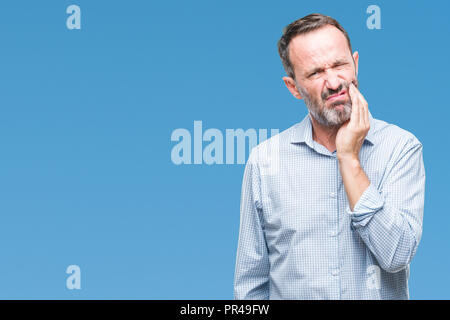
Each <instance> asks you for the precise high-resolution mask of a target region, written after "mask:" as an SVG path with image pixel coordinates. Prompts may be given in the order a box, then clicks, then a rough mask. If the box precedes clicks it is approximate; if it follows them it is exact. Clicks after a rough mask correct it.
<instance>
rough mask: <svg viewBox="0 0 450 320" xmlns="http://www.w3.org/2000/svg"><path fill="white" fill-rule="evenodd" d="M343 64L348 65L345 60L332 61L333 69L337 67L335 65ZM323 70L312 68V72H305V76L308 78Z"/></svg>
mask: <svg viewBox="0 0 450 320" xmlns="http://www.w3.org/2000/svg"><path fill="white" fill-rule="evenodd" d="M344 63H348V61H347V60H345V59H337V60H335V61H334V63H333V67H335V66H337V65H339V64H344ZM323 70H324V68H321V67H317V68H314V69H312V70H310V71H308V72H306V76H307V77H309V76H310V75H312V74H313V73H315V72H321V71H323Z"/></svg>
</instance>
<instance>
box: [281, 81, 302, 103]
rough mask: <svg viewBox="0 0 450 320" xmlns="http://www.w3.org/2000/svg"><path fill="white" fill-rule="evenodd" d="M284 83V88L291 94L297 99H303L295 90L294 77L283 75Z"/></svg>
mask: <svg viewBox="0 0 450 320" xmlns="http://www.w3.org/2000/svg"><path fill="white" fill-rule="evenodd" d="M283 81H284V84H285V85H286V88H288V90H289V91H290V92H291V94H292V95H293V96H294V98H297V99H303V98H302V96H301V94H300V92H298V90H297V86H296V85H295V81H294V79H292V78H291V77H283Z"/></svg>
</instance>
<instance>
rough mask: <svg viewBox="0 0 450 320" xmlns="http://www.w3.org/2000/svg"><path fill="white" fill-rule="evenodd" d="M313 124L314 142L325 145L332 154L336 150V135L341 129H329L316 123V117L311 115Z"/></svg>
mask: <svg viewBox="0 0 450 320" xmlns="http://www.w3.org/2000/svg"><path fill="white" fill-rule="evenodd" d="M309 117H310V119H311V123H312V137H313V140H314V141H316V142H318V143H320V144H321V145H323V146H324V147H325V148H327V149H328V150H329V151H330V152H333V151H335V150H336V135H337V132H338V130H339V128H340V127H327V126H324V125H322V124H320V123H318V122H317V121H316V119H314V117H312V116H311V114H309Z"/></svg>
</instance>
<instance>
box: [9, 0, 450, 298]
mask: <svg viewBox="0 0 450 320" xmlns="http://www.w3.org/2000/svg"><path fill="white" fill-rule="evenodd" d="M70 4H77V5H79V6H80V7H81V11H82V29H81V30H68V29H67V28H66V19H67V17H68V15H67V14H66V8H67V6H68V5H70ZM371 4H376V5H378V6H380V8H381V24H382V29H381V30H369V29H367V27H366V19H367V17H368V16H369V14H367V13H366V8H367V7H368V6H369V5H371ZM312 12H321V13H324V14H327V15H331V16H333V17H335V18H336V19H337V20H338V21H340V22H341V24H342V25H343V26H344V28H346V29H347V31H348V33H349V35H350V37H351V40H352V46H353V48H354V50H358V51H359V53H360V66H359V80H360V89H361V92H362V93H363V94H364V96H365V97H366V99H367V101H368V102H369V108H370V110H371V113H372V115H373V116H374V117H375V118H379V119H382V120H385V121H388V122H391V123H395V124H397V125H399V126H400V127H402V128H404V129H406V130H409V131H411V132H412V133H414V134H415V135H416V136H417V137H418V138H419V140H420V141H421V142H422V143H423V145H424V160H425V168H426V173H427V184H426V203H425V216H424V217H425V218H424V231H423V238H422V242H421V244H420V246H419V250H418V252H417V255H416V257H415V258H414V260H413V262H412V264H411V277H410V293H411V298H412V299H449V298H450V295H449V293H448V292H449V290H448V288H449V286H450V275H449V272H450V250H449V249H450V232H449V231H450V212H449V210H448V208H449V205H448V203H449V198H448V194H449V189H450V188H449V178H450V177H449V170H448V164H449V160H448V159H449V156H450V151H449V147H450V144H449V138H450V135H449V133H448V129H449V128H448V119H449V117H450V108H449V103H448V99H447V98H448V97H447V96H448V85H449V80H448V76H449V72H450V68H449V61H450V60H449V58H448V52H449V49H450V45H449V39H450V37H449V36H450V22H449V21H450V19H449V15H450V2H448V1H376V2H372V1H370V2H369V1H345V2H343V1H340V2H336V1H315V2H313V1H298V0H297V1H283V2H282V3H280V2H273V1H271V2H269V1H267V2H266V1H245V2H242V1H176V2H175V1H87V0H76V1H75V0H74V1H62V0H54V1H21V0H20V1H19V0H16V1H2V2H1V4H0V24H1V28H0V41H1V42H0V48H1V49H0V57H1V59H0V85H1V90H0V92H1V94H0V106H1V109H0V110H1V113H0V139H1V140H0V141H1V143H0V147H1V157H0V164H1V165H0V217H1V221H0V298H3V299H231V298H232V297H233V295H232V293H233V276H234V264H235V254H236V247H237V240H238V228H239V200H240V199H239V198H240V188H241V181H242V180H241V179H242V174H243V170H244V166H243V165H213V166H208V165H181V166H176V165H174V164H173V163H172V162H171V159H170V152H171V149H172V147H173V146H174V145H175V143H174V142H171V141H170V135H171V133H172V131H173V130H174V129H176V128H187V129H189V130H191V131H192V130H193V121H194V120H202V121H203V127H204V130H205V129H207V128H218V129H220V130H223V132H224V131H225V129H226V128H244V129H248V128H279V129H280V130H284V129H286V128H288V127H290V126H291V125H293V124H294V123H296V122H298V121H300V120H301V119H303V117H304V116H305V115H306V107H305V105H304V104H303V102H299V101H298V100H295V99H294V98H293V97H292V96H291V95H290V93H289V92H288V91H287V89H286V88H285V87H284V84H283V82H282V80H281V77H282V76H283V75H284V71H283V69H282V66H281V62H280V60H279V57H278V53H277V48H276V43H277V41H278V39H279V37H280V35H281V30H282V28H283V27H284V26H285V25H287V24H288V23H290V22H292V21H293V20H295V19H297V18H300V17H302V16H304V15H306V14H309V13H312ZM71 264H76V265H79V266H80V267H81V272H82V284H81V285H82V289H81V290H68V289H66V278H67V276H68V275H67V274H66V273H65V271H66V268H67V266H68V265H71Z"/></svg>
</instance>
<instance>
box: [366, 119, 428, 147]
mask: <svg viewBox="0 0 450 320" xmlns="http://www.w3.org/2000/svg"><path fill="white" fill-rule="evenodd" d="M371 126H372V127H373V133H372V135H373V138H374V141H375V144H378V145H386V146H391V147H392V146H393V147H400V148H402V147H405V146H410V147H414V146H416V147H421V146H422V143H421V142H420V140H419V139H418V138H417V137H416V136H415V135H414V134H413V133H412V132H410V131H408V130H406V129H404V128H401V127H400V126H398V125H396V124H393V123H389V122H387V121H384V120H380V119H375V118H372V122H371Z"/></svg>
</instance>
